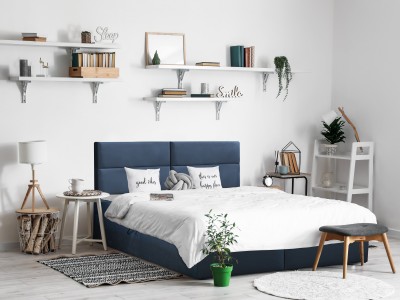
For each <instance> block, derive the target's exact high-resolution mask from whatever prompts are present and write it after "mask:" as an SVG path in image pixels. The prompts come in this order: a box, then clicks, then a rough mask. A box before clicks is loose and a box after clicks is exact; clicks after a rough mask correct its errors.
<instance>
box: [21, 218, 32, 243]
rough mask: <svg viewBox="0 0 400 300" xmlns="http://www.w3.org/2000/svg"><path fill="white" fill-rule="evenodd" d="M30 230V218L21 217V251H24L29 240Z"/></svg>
mask: <svg viewBox="0 0 400 300" xmlns="http://www.w3.org/2000/svg"><path fill="white" fill-rule="evenodd" d="M31 228H32V220H31V217H30V216H29V215H22V216H21V231H20V235H22V243H23V247H22V249H21V251H25V249H26V246H27V245H28V242H29V238H30V237H31Z"/></svg>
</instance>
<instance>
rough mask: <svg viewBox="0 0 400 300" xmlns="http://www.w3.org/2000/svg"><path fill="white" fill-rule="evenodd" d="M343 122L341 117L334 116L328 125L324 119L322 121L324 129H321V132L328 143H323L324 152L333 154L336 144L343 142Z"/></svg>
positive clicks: (344, 138)
mask: <svg viewBox="0 0 400 300" xmlns="http://www.w3.org/2000/svg"><path fill="white" fill-rule="evenodd" d="M344 124H345V122H344V121H343V120H342V118H341V117H337V118H335V119H334V120H333V121H332V123H331V124H329V125H328V124H327V123H326V122H325V121H322V125H323V126H324V129H323V130H322V131H321V134H322V135H323V136H324V138H325V140H326V141H327V142H329V144H325V149H326V154H328V155H333V154H335V153H336V149H337V146H338V145H337V144H338V143H340V142H342V143H344V142H345V140H346V137H345V135H344V132H343V126H344Z"/></svg>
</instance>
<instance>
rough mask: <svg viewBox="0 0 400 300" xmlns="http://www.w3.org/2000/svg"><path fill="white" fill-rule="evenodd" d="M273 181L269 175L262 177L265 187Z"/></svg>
mask: <svg viewBox="0 0 400 300" xmlns="http://www.w3.org/2000/svg"><path fill="white" fill-rule="evenodd" d="M273 183H274V181H273V179H272V177H271V176H269V175H265V176H264V177H263V184H264V185H265V186H266V187H270V186H272V184H273Z"/></svg>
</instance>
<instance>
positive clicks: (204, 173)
mask: <svg viewBox="0 0 400 300" xmlns="http://www.w3.org/2000/svg"><path fill="white" fill-rule="evenodd" d="M187 168H188V171H189V175H190V177H192V179H193V186H194V188H195V189H207V190H212V189H221V188H222V184H221V176H220V174H219V166H216V167H209V168H195V167H189V166H188V167H187Z"/></svg>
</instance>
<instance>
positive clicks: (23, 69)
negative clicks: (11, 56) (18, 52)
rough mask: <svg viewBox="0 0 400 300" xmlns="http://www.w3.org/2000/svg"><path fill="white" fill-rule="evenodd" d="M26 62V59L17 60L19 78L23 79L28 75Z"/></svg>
mask: <svg viewBox="0 0 400 300" xmlns="http://www.w3.org/2000/svg"><path fill="white" fill-rule="evenodd" d="M28 67H29V66H28V60H27V59H20V60H19V76H22V77H25V76H28V74H29V68H28Z"/></svg>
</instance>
